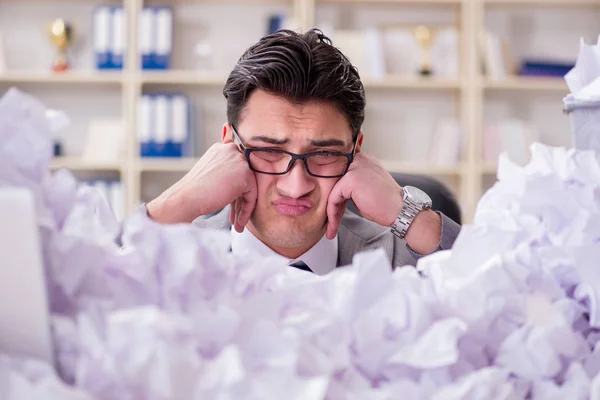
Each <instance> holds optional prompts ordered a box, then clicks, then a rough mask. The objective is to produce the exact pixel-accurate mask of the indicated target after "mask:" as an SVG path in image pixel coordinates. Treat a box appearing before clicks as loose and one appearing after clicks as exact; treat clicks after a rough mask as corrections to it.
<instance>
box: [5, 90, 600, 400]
mask: <svg viewBox="0 0 600 400" xmlns="http://www.w3.org/2000/svg"><path fill="white" fill-rule="evenodd" d="M44 118H45V114H44V107H43V106H42V105H41V104H40V103H39V102H37V101H36V100H35V99H34V98H32V97H30V96H28V95H26V94H24V93H21V92H19V91H16V90H12V91H10V92H9V93H8V94H7V95H6V96H5V97H4V98H3V99H2V100H1V101H0V164H1V165H2V168H0V187H6V186H19V187H27V188H29V189H30V190H31V191H32V192H33V193H34V194H35V197H36V201H37V203H36V204H37V218H38V224H39V231H40V235H41V238H42V244H43V249H42V250H43V255H44V268H45V270H46V273H47V275H48V288H49V296H50V305H51V310H50V312H51V317H52V332H53V343H54V345H55V351H56V358H57V366H56V368H52V367H51V366H48V365H43V364H40V362H39V361H37V360H31V359H29V360H27V359H17V358H15V357H10V356H8V355H2V356H1V358H0V398H1V399H8V400H13V399H19V400H23V399H36V400H37V399H62V400H71V399H97V400H99V399H111V400H113V399H153V400H159V399H160V400H162V399H207V398H210V399H241V398H243V399H276V398H277V399H280V398H285V399H303V400H304V399H365V398H368V399H396V398H409V399H438V400H453V399H456V400H458V399H481V400H483V399H486V400H487V399H511V400H512V399H587V398H591V399H600V378H599V376H600V375H599V371H600V346H599V345H598V338H599V337H600V335H599V332H600V330H599V325H600V310H599V301H598V299H599V293H598V292H599V291H600V272H598V271H600V268H599V267H600V266H599V265H598V263H599V262H600V261H599V260H600V165H599V164H598V161H597V159H596V157H595V153H593V152H592V151H580V150H568V149H561V148H551V147H547V146H543V145H540V144H535V145H534V146H532V149H531V150H532V154H533V158H532V161H531V162H530V163H529V164H528V165H526V166H525V167H520V166H518V165H516V164H514V163H512V162H511V161H510V160H508V159H506V158H502V159H501V162H500V166H499V172H498V182H497V183H496V184H495V186H494V187H493V188H492V189H490V190H489V191H488V192H487V193H486V194H485V196H484V197H483V198H482V199H481V201H480V202H479V204H478V208H477V212H476V217H475V220H474V223H473V224H472V225H467V226H464V227H463V229H462V231H461V233H460V235H459V237H458V239H457V241H456V243H455V245H454V246H453V249H452V250H447V251H442V252H438V253H435V254H432V255H430V256H428V257H424V258H422V259H421V260H419V262H418V264H417V267H416V268H414V267H411V266H397V267H396V268H395V269H392V268H391V265H390V264H389V262H388V260H387V258H386V256H385V254H384V253H383V251H379V250H373V251H369V252H364V253H360V254H357V255H356V256H355V258H354V260H353V264H352V265H350V266H346V267H342V268H338V269H336V270H335V271H334V272H332V273H331V274H328V275H326V276H317V275H314V274H310V273H306V272H305V271H301V270H298V269H296V268H289V267H287V265H286V262H285V260H283V259H282V258H280V257H276V256H274V257H270V258H243V259H242V258H239V257H236V256H234V255H233V254H231V253H230V252H229V251H228V249H229V234H228V232H220V231H211V230H207V229H200V228H197V227H192V226H190V225H184V224H181V225H169V226H164V225H160V224H157V223H155V222H153V221H152V220H150V219H149V218H148V217H147V216H146V215H144V214H141V213H134V214H132V215H130V216H128V217H127V218H126V219H125V220H124V221H123V222H122V224H119V223H118V222H117V220H116V218H115V216H114V215H113V214H112V212H111V211H110V207H109V206H108V204H107V203H106V201H105V200H104V199H103V198H102V197H101V196H100V194H99V193H98V192H96V191H94V190H93V189H90V188H86V189H82V190H77V185H76V181H75V179H74V178H73V176H72V175H71V174H70V173H69V172H67V171H58V172H56V173H54V174H52V173H50V172H49V171H48V163H49V161H50V155H51V151H50V142H49V138H48V128H47V126H46V125H45V123H44ZM117 239H120V240H117Z"/></svg>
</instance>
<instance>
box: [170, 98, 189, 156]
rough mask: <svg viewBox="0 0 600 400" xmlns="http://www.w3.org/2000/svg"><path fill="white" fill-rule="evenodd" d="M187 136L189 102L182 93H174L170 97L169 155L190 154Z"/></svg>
mask: <svg viewBox="0 0 600 400" xmlns="http://www.w3.org/2000/svg"><path fill="white" fill-rule="evenodd" d="M189 136H190V135H189V102H188V100H187V99H186V97H185V96H183V95H174V96H172V97H171V130H170V135H169V139H170V140H169V143H170V146H169V149H170V152H169V156H171V157H188V156H190V146H189V144H190V143H189V142H190V141H189Z"/></svg>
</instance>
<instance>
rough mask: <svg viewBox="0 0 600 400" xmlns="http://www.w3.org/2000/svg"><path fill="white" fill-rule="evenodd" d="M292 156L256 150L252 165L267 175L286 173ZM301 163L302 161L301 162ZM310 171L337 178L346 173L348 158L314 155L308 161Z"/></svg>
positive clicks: (332, 155) (252, 153)
mask: <svg viewBox="0 0 600 400" xmlns="http://www.w3.org/2000/svg"><path fill="white" fill-rule="evenodd" d="M291 159H292V156H291V155H289V154H286V153H282V152H279V151H276V150H275V151H268V150H254V151H252V152H250V164H251V165H252V168H253V169H254V170H255V171H258V172H264V173H267V174H282V173H284V172H285V171H286V170H287V168H288V165H289V164H290V161H291ZM299 162H300V161H299ZM306 163H307V164H308V171H309V172H310V173H311V174H313V175H318V176H322V177H335V176H339V175H341V174H343V173H344V171H345V170H346V167H347V166H348V157H346V156H341V155H335V154H313V155H311V156H309V157H308V158H307V159H306Z"/></svg>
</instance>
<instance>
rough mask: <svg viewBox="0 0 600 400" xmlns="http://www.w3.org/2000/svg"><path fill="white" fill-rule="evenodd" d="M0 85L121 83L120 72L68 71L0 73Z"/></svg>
mask: <svg viewBox="0 0 600 400" xmlns="http://www.w3.org/2000/svg"><path fill="white" fill-rule="evenodd" d="M0 83H9V84H11V83H18V84H27V83H43V84H53V83H60V84H65V83H73V84H75V83H76V84H116V85H120V84H121V83H123V76H122V73H121V72H120V71H110V72H109V71H107V72H103V71H69V72H63V73H52V72H11V71H9V72H4V73H0Z"/></svg>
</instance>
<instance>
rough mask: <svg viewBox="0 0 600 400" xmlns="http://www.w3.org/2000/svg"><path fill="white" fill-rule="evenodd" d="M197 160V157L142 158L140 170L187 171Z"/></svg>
mask: <svg viewBox="0 0 600 400" xmlns="http://www.w3.org/2000/svg"><path fill="white" fill-rule="evenodd" d="M197 161H198V159H197V158H142V159H140V171H142V172H188V171H189V170H190V169H192V167H193V166H194V164H196V162H197Z"/></svg>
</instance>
